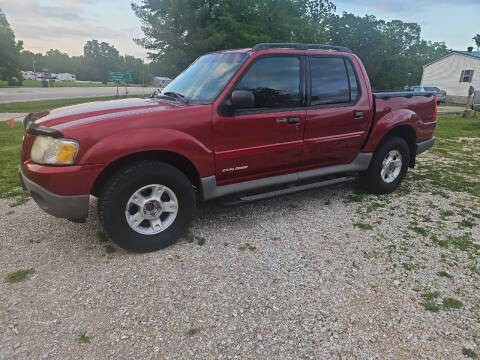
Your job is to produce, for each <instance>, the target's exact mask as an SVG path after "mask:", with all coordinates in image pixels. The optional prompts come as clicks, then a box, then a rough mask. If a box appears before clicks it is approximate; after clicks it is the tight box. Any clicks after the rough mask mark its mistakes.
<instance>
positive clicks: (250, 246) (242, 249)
mask: <svg viewBox="0 0 480 360" xmlns="http://www.w3.org/2000/svg"><path fill="white" fill-rule="evenodd" d="M238 249H239V250H240V251H245V250H250V251H256V250H257V248H256V247H255V246H253V245H250V244H249V243H245V245H242V246H240V247H239V248H238Z"/></svg>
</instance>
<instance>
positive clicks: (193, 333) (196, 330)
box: [187, 328, 201, 337]
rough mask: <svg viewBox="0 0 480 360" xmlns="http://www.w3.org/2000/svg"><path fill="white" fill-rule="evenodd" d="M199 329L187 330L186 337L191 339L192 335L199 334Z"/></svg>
mask: <svg viewBox="0 0 480 360" xmlns="http://www.w3.org/2000/svg"><path fill="white" fill-rule="evenodd" d="M200 330H201V329H200V328H191V329H188V331H187V336H188V337H192V336H193V335H195V334H197V333H199V332H200Z"/></svg>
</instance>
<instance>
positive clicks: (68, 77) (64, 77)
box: [56, 73, 77, 82]
mask: <svg viewBox="0 0 480 360" xmlns="http://www.w3.org/2000/svg"><path fill="white" fill-rule="evenodd" d="M56 75H57V76H56V78H57V80H60V81H67V82H70V81H77V78H76V77H75V74H70V73H60V74H56Z"/></svg>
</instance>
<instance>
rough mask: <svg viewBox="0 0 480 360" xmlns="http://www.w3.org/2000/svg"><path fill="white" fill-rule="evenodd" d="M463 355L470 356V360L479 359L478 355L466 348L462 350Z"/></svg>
mask: <svg viewBox="0 0 480 360" xmlns="http://www.w3.org/2000/svg"><path fill="white" fill-rule="evenodd" d="M462 355H464V356H468V357H469V358H470V359H477V358H478V355H477V353H476V352H475V351H473V350H472V349H467V348H466V347H464V348H462Z"/></svg>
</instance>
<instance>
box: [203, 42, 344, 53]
mask: <svg viewBox="0 0 480 360" xmlns="http://www.w3.org/2000/svg"><path fill="white" fill-rule="evenodd" d="M270 49H275V50H277V49H282V50H310V51H311V50H317V51H319V52H324V51H329V52H330V51H338V52H344V53H350V54H351V53H352V50H350V49H349V48H347V47H345V46H336V45H325V44H302V43H259V44H256V45H255V46H254V47H252V48H243V49H228V50H220V51H214V52H212V53H248V52H257V51H261V50H270Z"/></svg>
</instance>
